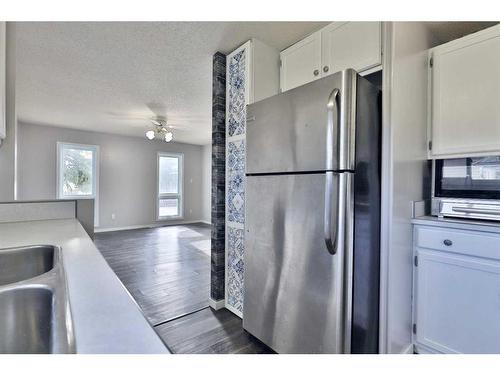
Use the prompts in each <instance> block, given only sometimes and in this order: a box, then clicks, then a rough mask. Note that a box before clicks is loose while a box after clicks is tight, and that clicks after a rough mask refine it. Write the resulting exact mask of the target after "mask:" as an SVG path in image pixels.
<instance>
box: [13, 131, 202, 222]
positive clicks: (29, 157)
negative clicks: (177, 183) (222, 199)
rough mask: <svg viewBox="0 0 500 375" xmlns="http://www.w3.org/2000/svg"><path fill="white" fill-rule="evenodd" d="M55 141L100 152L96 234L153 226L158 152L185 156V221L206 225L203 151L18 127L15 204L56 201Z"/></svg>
mask: <svg viewBox="0 0 500 375" xmlns="http://www.w3.org/2000/svg"><path fill="white" fill-rule="evenodd" d="M59 141H62V142H71V143H82V144H92V145H98V146H99V147H100V179H99V223H100V229H105V228H117V227H118V228H120V227H128V226H138V225H149V224H153V223H154V222H155V207H156V206H155V204H156V200H155V195H156V164H157V163H156V157H157V153H158V151H167V152H168V151H170V152H180V153H183V154H184V221H200V220H203V219H204V196H203V193H204V189H206V188H204V185H203V184H204V171H203V169H204V168H203V167H204V158H203V156H204V153H203V151H204V150H203V146H196V145H188V144H182V143H169V144H167V143H165V142H161V141H148V140H146V139H145V138H144V139H142V138H138V137H128V136H120V135H113V134H105V133H96V132H86V131H80V130H74V129H67V128H60V127H51V126H41V125H32V124H26V123H19V125H18V170H19V179H18V185H19V199H22V200H27V199H53V198H55V197H56V143H57V142H59ZM112 213H114V214H115V215H116V218H115V220H112V219H111V214H112ZM165 223H166V222H165Z"/></svg>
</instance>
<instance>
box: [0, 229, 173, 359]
mask: <svg viewBox="0 0 500 375" xmlns="http://www.w3.org/2000/svg"><path fill="white" fill-rule="evenodd" d="M40 244H44V245H58V246H60V247H61V248H62V258H63V264H64V268H65V271H66V278H67V282H68V293H69V301H70V306H71V315H72V318H73V328H74V334H75V342H76V350H77V353H95V354H97V353H102V354H111V353H124V354H126V353H137V354H140V353H165V354H167V353H170V352H169V350H168V349H167V347H166V346H165V345H164V344H163V342H162V341H161V339H160V337H159V336H158V335H157V334H156V332H155V331H154V329H153V328H152V327H151V325H150V324H149V322H148V321H147V320H146V318H145V317H144V316H143V314H142V312H141V310H140V308H139V306H138V305H137V303H136V302H135V301H134V300H133V299H132V296H131V295H130V294H129V293H128V291H127V290H126V289H125V287H124V286H123V284H122V283H121V281H120V280H119V279H118V277H117V276H116V275H115V273H114V272H113V271H112V269H111V268H110V267H109V266H108V264H107V263H106V261H105V260H104V258H103V257H102V255H101V253H100V252H99V250H97V248H96V247H95V245H94V243H93V242H92V240H91V239H90V238H89V236H88V235H87V233H86V232H85V230H84V229H83V227H82V226H81V224H80V223H79V222H78V220H77V219H60V220H40V221H25V222H16V223H1V224H0V248H6V247H17V246H25V245H40Z"/></svg>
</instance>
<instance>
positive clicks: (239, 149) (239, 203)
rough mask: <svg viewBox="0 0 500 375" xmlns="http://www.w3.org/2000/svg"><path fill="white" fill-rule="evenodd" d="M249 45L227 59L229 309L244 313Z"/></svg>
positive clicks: (227, 288)
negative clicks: (247, 60) (247, 70)
mask: <svg viewBox="0 0 500 375" xmlns="http://www.w3.org/2000/svg"><path fill="white" fill-rule="evenodd" d="M249 48H250V44H249V43H246V44H244V45H243V46H242V47H240V48H238V49H237V50H236V51H234V52H233V53H231V54H230V55H228V58H227V64H228V67H227V84H228V90H227V113H226V115H227V126H226V161H227V165H226V248H227V259H226V262H227V267H226V278H227V280H226V308H228V309H229V310H230V311H232V312H234V313H236V314H237V315H239V316H241V315H242V313H243V277H244V258H243V255H244V250H245V249H244V246H245V240H244V229H245V130H246V97H245V91H246V90H245V88H246V84H247V72H246V69H247V68H246V67H247V64H246V59H247V56H248V49H249Z"/></svg>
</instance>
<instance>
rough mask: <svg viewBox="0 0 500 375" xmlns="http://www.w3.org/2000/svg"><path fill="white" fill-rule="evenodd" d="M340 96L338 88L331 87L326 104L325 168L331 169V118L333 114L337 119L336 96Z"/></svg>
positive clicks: (332, 142)
mask: <svg viewBox="0 0 500 375" xmlns="http://www.w3.org/2000/svg"><path fill="white" fill-rule="evenodd" d="M339 96H340V90H339V89H333V91H332V92H331V93H330V96H329V97H328V104H327V105H326V109H327V117H326V170H327V171H331V170H333V169H335V168H334V166H333V160H334V157H335V154H334V149H333V148H334V143H335V142H334V128H333V119H334V116H337V123H338V120H339V111H338V98H339Z"/></svg>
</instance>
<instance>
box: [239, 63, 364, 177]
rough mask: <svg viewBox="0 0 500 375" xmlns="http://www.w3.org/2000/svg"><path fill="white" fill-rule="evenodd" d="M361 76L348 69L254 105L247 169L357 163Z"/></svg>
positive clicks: (264, 170) (330, 167)
mask: <svg viewBox="0 0 500 375" xmlns="http://www.w3.org/2000/svg"><path fill="white" fill-rule="evenodd" d="M357 76H358V75H357V74H356V72H355V71H354V70H352V69H348V70H345V71H342V72H339V73H336V74H333V75H331V76H329V77H326V78H323V79H320V80H317V81H315V82H312V83H309V84H307V85H304V86H300V87H297V88H295V89H293V90H289V91H287V92H285V93H282V94H279V95H276V96H273V97H271V98H268V99H265V100H262V101H260V102H257V103H254V104H252V105H249V106H248V107H247V135H246V137H247V173H248V174H256V173H275V172H304V171H325V170H334V171H336V170H352V169H354V152H355V150H354V134H355V129H354V126H355V121H354V116H355V113H356V108H355V107H356V83H357ZM335 90H337V91H335ZM334 93H335V95H332V94H334ZM331 99H333V101H332V100H331ZM331 101H332V102H331ZM330 102H331V103H330ZM329 127H330V128H331V131H328V128H329ZM327 137H328V141H329V142H327ZM339 140H341V141H339ZM327 144H328V146H327ZM327 150H329V152H328V151H327Z"/></svg>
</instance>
